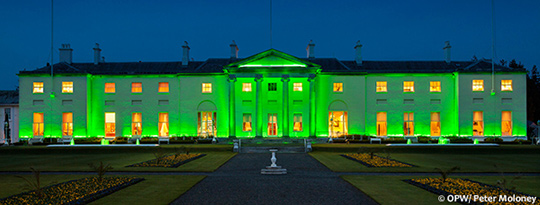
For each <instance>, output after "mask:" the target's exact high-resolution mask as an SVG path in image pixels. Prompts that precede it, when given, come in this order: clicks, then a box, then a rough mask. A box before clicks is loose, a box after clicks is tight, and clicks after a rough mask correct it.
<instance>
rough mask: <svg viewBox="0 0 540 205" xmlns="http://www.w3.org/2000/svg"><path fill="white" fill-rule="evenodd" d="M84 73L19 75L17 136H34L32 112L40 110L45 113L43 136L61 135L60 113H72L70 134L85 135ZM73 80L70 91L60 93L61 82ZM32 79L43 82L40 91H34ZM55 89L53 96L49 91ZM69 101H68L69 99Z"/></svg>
mask: <svg viewBox="0 0 540 205" xmlns="http://www.w3.org/2000/svg"><path fill="white" fill-rule="evenodd" d="M87 80H88V78H87V76H86V75H83V76H81V75H79V76H62V75H58V76H56V77H54V90H53V89H52V88H53V86H52V82H53V81H52V78H51V77H50V76H47V75H43V76H37V75H36V76H20V77H19V108H20V109H19V137H20V138H32V137H33V130H32V127H33V114H34V112H41V113H43V115H44V123H45V128H44V137H52V138H59V137H62V130H61V125H62V113H63V112H73V125H74V127H73V136H76V137H83V136H86V135H87V114H88V113H87V107H86V102H87V89H86V84H87ZM63 81H73V93H62V82H63ZM33 82H43V84H44V88H43V93H42V94H41V93H40V94H37V93H36V94H34V93H33ZM53 91H54V97H51V95H50V94H51V92H53ZM70 101H71V102H70Z"/></svg>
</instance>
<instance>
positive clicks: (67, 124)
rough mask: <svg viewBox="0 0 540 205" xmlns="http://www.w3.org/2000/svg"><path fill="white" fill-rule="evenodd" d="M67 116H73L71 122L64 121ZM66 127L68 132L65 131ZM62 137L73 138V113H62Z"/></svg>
mask: <svg viewBox="0 0 540 205" xmlns="http://www.w3.org/2000/svg"><path fill="white" fill-rule="evenodd" d="M66 114H71V122H66V121H64V120H65V117H64V115H66ZM66 127H67V130H64V129H65V128H66ZM65 132H67V135H64V133H65ZM70 133H71V135H70ZM62 136H73V112H62Z"/></svg>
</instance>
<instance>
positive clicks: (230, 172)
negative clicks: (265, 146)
mask: <svg viewBox="0 0 540 205" xmlns="http://www.w3.org/2000/svg"><path fill="white" fill-rule="evenodd" d="M270 157H271V154H238V155H236V156H235V157H234V158H232V159H231V160H229V161H228V162H227V163H225V164H224V165H223V166H222V167H220V168H219V169H218V170H217V171H215V172H214V173H212V174H211V175H209V176H208V177H206V178H205V179H204V180H203V181H201V182H200V183H199V184H197V185H195V186H194V187H192V188H191V189H190V190H189V191H187V192H186V193H185V194H183V195H182V196H180V197H179V198H178V199H176V200H175V201H174V202H173V203H172V204H377V203H376V202H375V201H373V200H372V199H371V198H369V197H368V196H367V195H366V194H364V193H362V192H361V191H359V190H358V189H356V188H355V187H354V186H352V185H350V184H349V183H347V182H345V181H344V180H342V179H341V178H339V177H338V175H336V174H335V173H333V172H332V171H330V170H329V169H328V168H326V167H325V166H323V165H322V164H320V163H319V162H317V161H316V160H315V159H313V158H312V157H310V156H309V155H307V154H277V155H276V157H277V164H278V165H280V166H283V168H286V169H287V172H288V173H287V174H286V175H261V174H260V171H261V168H264V167H265V166H268V165H270Z"/></svg>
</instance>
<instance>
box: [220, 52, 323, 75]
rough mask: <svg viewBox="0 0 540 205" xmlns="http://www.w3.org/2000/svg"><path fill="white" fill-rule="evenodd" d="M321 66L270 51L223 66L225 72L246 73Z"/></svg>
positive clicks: (309, 68) (306, 68)
mask: <svg viewBox="0 0 540 205" xmlns="http://www.w3.org/2000/svg"><path fill="white" fill-rule="evenodd" d="M320 67H321V66H319V65H317V64H315V63H312V62H310V61H307V60H304V59H300V58H297V57H295V56H292V55H290V54H286V53H283V52H281V51H278V50H275V49H270V50H267V51H264V52H261V53H258V54H255V55H253V56H250V57H247V58H245V59H242V60H240V61H237V62H234V63H231V64H229V65H227V66H225V69H227V70H231V71H232V70H234V71H240V72H241V71H248V72H249V70H259V69H264V70H272V69H275V70H283V69H305V70H312V69H319V68H320Z"/></svg>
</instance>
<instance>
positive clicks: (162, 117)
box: [158, 112, 169, 137]
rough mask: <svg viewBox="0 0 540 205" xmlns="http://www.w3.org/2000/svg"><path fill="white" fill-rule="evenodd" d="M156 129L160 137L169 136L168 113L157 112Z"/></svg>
mask: <svg viewBox="0 0 540 205" xmlns="http://www.w3.org/2000/svg"><path fill="white" fill-rule="evenodd" d="M158 129H159V136H160V137H165V136H167V137H168V136H169V113H166V112H163V113H159V123H158Z"/></svg>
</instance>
